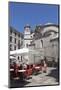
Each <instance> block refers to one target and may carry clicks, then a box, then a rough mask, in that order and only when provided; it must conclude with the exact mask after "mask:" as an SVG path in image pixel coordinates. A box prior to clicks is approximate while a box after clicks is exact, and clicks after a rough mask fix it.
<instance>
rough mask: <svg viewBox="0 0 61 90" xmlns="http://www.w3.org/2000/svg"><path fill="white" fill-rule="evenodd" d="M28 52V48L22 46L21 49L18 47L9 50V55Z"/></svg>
mask: <svg viewBox="0 0 61 90" xmlns="http://www.w3.org/2000/svg"><path fill="white" fill-rule="evenodd" d="M28 52H29V49H28V48H22V49H18V50H14V51H10V55H16V54H18V55H19V54H26V53H28Z"/></svg>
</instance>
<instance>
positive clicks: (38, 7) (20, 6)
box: [9, 2, 58, 32]
mask: <svg viewBox="0 0 61 90" xmlns="http://www.w3.org/2000/svg"><path fill="white" fill-rule="evenodd" d="M46 23H54V24H58V5H48V4H31V3H18V2H9V26H12V27H14V28H15V29H16V30H18V31H20V32H23V31H24V26H25V25H26V24H29V25H30V26H31V29H32V30H33V29H34V28H35V26H36V25H39V24H42V25H44V24H46Z"/></svg>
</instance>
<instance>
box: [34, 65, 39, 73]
mask: <svg viewBox="0 0 61 90" xmlns="http://www.w3.org/2000/svg"><path fill="white" fill-rule="evenodd" d="M39 69H40V67H38V66H36V67H35V72H34V74H37V73H38V71H39Z"/></svg>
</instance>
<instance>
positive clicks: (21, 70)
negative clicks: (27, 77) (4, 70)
mask: <svg viewBox="0 0 61 90" xmlns="http://www.w3.org/2000/svg"><path fill="white" fill-rule="evenodd" d="M25 71H26V70H18V72H22V73H23V72H25Z"/></svg>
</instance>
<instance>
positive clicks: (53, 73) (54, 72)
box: [47, 68, 59, 82]
mask: <svg viewBox="0 0 61 90" xmlns="http://www.w3.org/2000/svg"><path fill="white" fill-rule="evenodd" d="M47 76H50V77H53V78H55V79H56V82H59V69H58V68H56V69H54V70H51V72H50V73H49V74H48V75H47Z"/></svg>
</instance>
